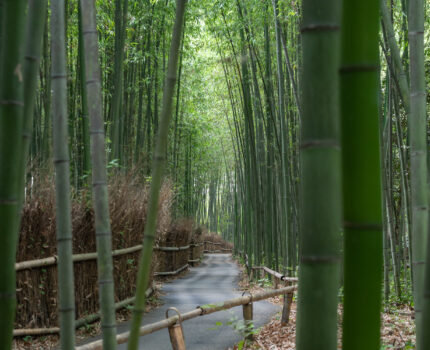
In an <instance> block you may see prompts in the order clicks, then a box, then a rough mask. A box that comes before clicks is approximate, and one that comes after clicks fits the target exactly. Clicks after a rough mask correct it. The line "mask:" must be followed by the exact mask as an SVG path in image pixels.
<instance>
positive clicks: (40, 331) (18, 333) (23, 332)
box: [13, 287, 154, 337]
mask: <svg viewBox="0 0 430 350" xmlns="http://www.w3.org/2000/svg"><path fill="white" fill-rule="evenodd" d="M152 293H154V288H153V287H150V288H148V289H147V290H146V293H145V294H146V297H147V298H148V297H150V296H151V295H152ZM134 299H135V297H131V298H127V299H124V300H122V301H119V302H118V303H115V310H119V309H122V308H124V307H126V306H127V305H129V304H133V303H134ZM100 317H101V316H100V314H99V313H96V314H91V315H88V316H85V317H82V318H80V319H79V320H76V321H75V327H76V328H79V327H82V326H85V325H86V324H89V323H93V322H95V321H97V320H98V319H100ZM58 333H60V328H59V327H52V328H22V329H14V330H13V336H14V337H24V336H27V335H46V334H58Z"/></svg>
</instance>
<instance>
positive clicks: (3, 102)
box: [0, 100, 24, 107]
mask: <svg viewBox="0 0 430 350" xmlns="http://www.w3.org/2000/svg"><path fill="white" fill-rule="evenodd" d="M0 104H1V105H3V106H20V107H23V106H24V102H22V101H17V100H1V101H0Z"/></svg>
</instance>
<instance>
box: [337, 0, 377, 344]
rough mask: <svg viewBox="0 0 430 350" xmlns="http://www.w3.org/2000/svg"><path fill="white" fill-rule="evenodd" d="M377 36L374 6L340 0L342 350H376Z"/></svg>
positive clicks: (366, 1)
mask: <svg viewBox="0 0 430 350" xmlns="http://www.w3.org/2000/svg"><path fill="white" fill-rule="evenodd" d="M378 33H379V4H378V1H374V0H362V1H354V0H344V2H343V17H342V42H341V44H342V54H341V57H342V58H341V68H340V76H341V80H340V81H341V85H340V90H341V113H342V123H341V124H342V161H343V164H342V165H343V206H344V213H343V217H344V235H345V238H344V294H345V299H344V320H343V349H345V350H351V349H360V350H362V349H366V350H377V349H379V348H380V308H381V282H382V234H381V230H382V227H381V226H382V224H381V223H382V218H381V216H382V215H381V199H380V196H381V184H380V181H381V179H380V158H379V132H378V123H379V120H378V115H379V114H378V112H379V107H378V89H379V51H378V50H379V47H378ZM363 141H365V142H363Z"/></svg>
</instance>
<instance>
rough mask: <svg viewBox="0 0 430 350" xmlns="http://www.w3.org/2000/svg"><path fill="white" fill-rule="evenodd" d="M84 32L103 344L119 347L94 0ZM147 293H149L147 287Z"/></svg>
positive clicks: (87, 4) (85, 0) (87, 7)
mask: <svg viewBox="0 0 430 350" xmlns="http://www.w3.org/2000/svg"><path fill="white" fill-rule="evenodd" d="M81 9H82V11H81V16H82V32H83V36H84V52H85V69H86V71H85V77H86V84H87V97H88V104H89V105H88V111H89V115H90V135H91V136H90V137H91V159H92V165H93V169H92V185H93V203H94V213H95V231H96V243H97V252H98V259H97V269H98V283H99V297H100V305H101V314H102V332H103V345H104V348H105V349H106V350H114V349H116V342H115V336H116V320H115V309H114V304H115V301H114V281H113V263H112V233H111V227H110V219H109V199H108V188H107V173H106V147H105V130H104V122H103V111H102V91H101V81H100V79H101V74H100V62H99V52H98V37H97V25H96V9H95V1H94V0H81ZM143 293H145V292H144V291H143Z"/></svg>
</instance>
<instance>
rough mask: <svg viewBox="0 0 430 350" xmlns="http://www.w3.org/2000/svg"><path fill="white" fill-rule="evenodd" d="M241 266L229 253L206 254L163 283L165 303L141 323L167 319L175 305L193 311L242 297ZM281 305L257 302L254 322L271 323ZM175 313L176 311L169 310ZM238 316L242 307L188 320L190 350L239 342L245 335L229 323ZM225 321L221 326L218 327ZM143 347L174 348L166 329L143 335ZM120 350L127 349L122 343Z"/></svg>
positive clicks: (125, 326) (122, 328) (220, 347)
mask: <svg viewBox="0 0 430 350" xmlns="http://www.w3.org/2000/svg"><path fill="white" fill-rule="evenodd" d="M238 281H239V268H238V266H237V265H236V264H235V263H234V262H233V260H232V258H231V256H230V254H206V255H205V257H204V259H203V262H202V263H201V264H200V265H199V266H198V267H194V268H190V271H189V272H188V273H187V274H186V275H184V276H183V277H182V278H178V279H176V280H173V281H172V282H170V283H165V284H164V285H163V288H162V291H163V292H164V293H165V295H163V296H162V297H161V299H162V302H163V305H162V306H160V307H158V308H157V309H155V310H153V311H151V312H149V313H147V314H145V315H144V317H143V322H142V325H145V324H149V323H153V322H157V321H160V320H162V319H164V318H165V312H166V310H167V309H168V308H169V307H172V306H173V307H176V308H177V309H178V310H179V311H180V312H187V311H190V310H193V309H195V308H196V306H198V305H205V304H213V303H217V302H221V301H224V300H227V299H231V298H234V297H237V296H240V295H241V294H242V293H241V292H240V291H238V290H237V289H238V286H237V283H238ZM277 311H280V308H279V307H277V306H275V305H273V304H270V303H269V302H267V301H259V302H256V303H254V320H255V321H254V324H255V326H256V327H261V326H262V325H263V324H265V323H267V322H269V320H270V319H271V317H272V316H273V315H274V314H275V313H276V312H277ZM170 315H171V316H173V315H174V313H173V312H171V313H170ZM234 318H237V319H238V320H242V319H243V318H242V307H235V308H233V309H230V310H225V311H220V312H216V313H213V314H210V315H205V316H202V317H197V318H194V319H192V320H188V321H185V322H184V324H183V328H184V334H185V343H186V346H187V350H225V349H228V348H229V347H232V346H233V345H234V344H236V343H238V342H239V341H240V340H241V339H242V338H241V336H240V334H239V333H238V332H237V331H235V330H234V329H233V326H231V325H226V323H227V322H229V321H230V320H233V319H234ZM217 322H222V326H217V325H216V324H217ZM128 330H129V323H123V324H120V325H119V326H118V333H122V332H125V331H128ZM139 344H140V345H139V346H140V349H145V350H171V349H172V347H171V345H170V340H169V334H168V330H167V329H163V330H161V331H158V332H155V333H152V334H149V335H146V336H144V337H141V338H140V343H139ZM118 349H121V350H125V349H127V344H122V345H120V346H119V347H118Z"/></svg>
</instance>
